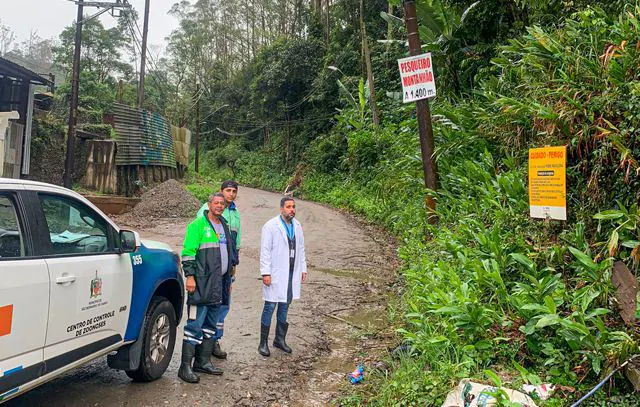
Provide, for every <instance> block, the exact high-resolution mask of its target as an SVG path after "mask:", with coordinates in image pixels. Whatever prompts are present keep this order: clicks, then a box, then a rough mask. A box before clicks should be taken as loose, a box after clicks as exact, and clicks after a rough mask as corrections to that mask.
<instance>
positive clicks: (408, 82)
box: [398, 53, 436, 103]
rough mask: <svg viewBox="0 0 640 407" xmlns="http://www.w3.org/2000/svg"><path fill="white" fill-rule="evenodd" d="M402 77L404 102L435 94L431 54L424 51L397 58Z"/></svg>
mask: <svg viewBox="0 0 640 407" xmlns="http://www.w3.org/2000/svg"><path fill="white" fill-rule="evenodd" d="M398 67H399V68H400V78H401V79H402V95H403V97H402V101H403V102H404V103H409V102H415V101H416V100H420V99H426V98H431V97H434V96H435V95H436V82H435V80H434V77H433V66H432V65H431V54H430V53H426V54H422V55H416V56H412V57H409V58H403V59H399V60H398Z"/></svg>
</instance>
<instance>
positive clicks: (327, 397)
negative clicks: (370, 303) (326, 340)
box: [291, 307, 388, 407]
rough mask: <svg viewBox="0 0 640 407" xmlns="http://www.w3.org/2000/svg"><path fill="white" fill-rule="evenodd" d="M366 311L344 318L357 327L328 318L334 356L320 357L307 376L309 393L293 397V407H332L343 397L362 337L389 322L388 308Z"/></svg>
mask: <svg viewBox="0 0 640 407" xmlns="http://www.w3.org/2000/svg"><path fill="white" fill-rule="evenodd" d="M376 308H378V309H374V310H371V309H363V310H359V311H355V312H352V313H350V314H348V315H341V316H340V318H342V319H344V320H345V321H348V322H349V323H351V324H353V325H356V326H359V327H361V328H362V329H358V328H355V327H353V326H351V325H349V324H347V323H345V322H342V321H338V320H335V319H333V318H330V317H325V321H326V326H327V337H330V338H331V343H330V347H331V353H330V354H329V355H326V356H324V357H322V358H320V359H319V360H318V361H317V362H316V363H315V364H314V365H313V369H312V370H311V371H309V373H308V375H307V383H306V386H305V387H306V388H307V391H304V392H296V393H292V394H291V403H292V404H291V405H292V406H293V407H315V406H328V405H330V402H331V401H332V400H333V399H335V398H337V397H338V396H339V394H340V389H341V387H342V386H348V385H349V384H348V379H347V375H348V374H349V373H351V372H352V371H354V370H355V368H356V366H357V364H358V358H357V356H354V355H355V354H356V352H357V351H358V343H357V341H359V340H360V339H358V336H359V335H360V334H367V333H372V332H376V331H377V330H379V329H381V328H383V327H384V326H385V325H386V324H387V323H388V322H387V316H386V313H385V312H384V309H383V308H381V307H376Z"/></svg>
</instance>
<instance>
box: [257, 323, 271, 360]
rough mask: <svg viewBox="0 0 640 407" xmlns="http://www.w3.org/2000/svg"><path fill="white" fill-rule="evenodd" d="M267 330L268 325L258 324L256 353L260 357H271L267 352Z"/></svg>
mask: <svg viewBox="0 0 640 407" xmlns="http://www.w3.org/2000/svg"><path fill="white" fill-rule="evenodd" d="M269 329H271V327H270V326H269V325H262V324H260V346H259V347H258V352H260V354H261V355H262V356H270V355H271V352H269Z"/></svg>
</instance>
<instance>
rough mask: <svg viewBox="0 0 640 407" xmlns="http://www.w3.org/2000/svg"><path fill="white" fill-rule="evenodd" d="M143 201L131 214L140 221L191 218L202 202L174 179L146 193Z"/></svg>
mask: <svg viewBox="0 0 640 407" xmlns="http://www.w3.org/2000/svg"><path fill="white" fill-rule="evenodd" d="M141 199H142V200H141V201H140V203H138V204H137V205H136V206H135V208H133V211H132V213H131V214H132V215H134V216H135V217H137V218H140V219H149V218H191V217H195V215H196V212H198V209H200V201H198V199H197V198H196V197H195V196H193V194H192V193H191V192H189V191H187V190H186V189H185V187H184V185H182V184H181V183H180V182H178V181H176V180H174V179H170V180H168V181H165V182H163V183H162V184H160V185H158V186H156V187H155V188H153V189H151V190H149V191H147V192H145V193H144V195H142V197H141Z"/></svg>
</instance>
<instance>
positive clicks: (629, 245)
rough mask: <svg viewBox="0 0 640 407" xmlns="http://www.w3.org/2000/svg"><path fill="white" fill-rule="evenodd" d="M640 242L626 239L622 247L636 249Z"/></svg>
mask: <svg viewBox="0 0 640 407" xmlns="http://www.w3.org/2000/svg"><path fill="white" fill-rule="evenodd" d="M639 244H640V242H639V241H637V240H625V241H624V242H622V243H621V246H622V247H626V248H627V249H635V248H636V246H637V245H639Z"/></svg>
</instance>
